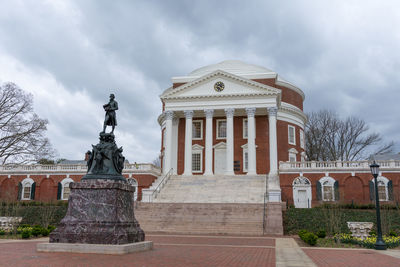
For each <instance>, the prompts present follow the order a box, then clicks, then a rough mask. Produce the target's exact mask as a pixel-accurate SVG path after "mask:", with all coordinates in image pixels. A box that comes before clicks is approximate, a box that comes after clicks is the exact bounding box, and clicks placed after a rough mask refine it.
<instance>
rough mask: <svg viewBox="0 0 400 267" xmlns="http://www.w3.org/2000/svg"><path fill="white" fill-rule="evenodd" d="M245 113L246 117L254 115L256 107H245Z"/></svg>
mask: <svg viewBox="0 0 400 267" xmlns="http://www.w3.org/2000/svg"><path fill="white" fill-rule="evenodd" d="M246 113H247V116H248V117H254V114H256V108H246Z"/></svg>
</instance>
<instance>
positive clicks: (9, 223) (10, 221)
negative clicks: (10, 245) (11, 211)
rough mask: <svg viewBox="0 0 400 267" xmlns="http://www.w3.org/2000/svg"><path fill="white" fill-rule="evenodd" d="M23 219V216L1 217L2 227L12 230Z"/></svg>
mask: <svg viewBox="0 0 400 267" xmlns="http://www.w3.org/2000/svg"><path fill="white" fill-rule="evenodd" d="M21 221H22V217H0V229H2V230H6V231H10V230H12V229H14V227H16V226H18V224H20V223H21Z"/></svg>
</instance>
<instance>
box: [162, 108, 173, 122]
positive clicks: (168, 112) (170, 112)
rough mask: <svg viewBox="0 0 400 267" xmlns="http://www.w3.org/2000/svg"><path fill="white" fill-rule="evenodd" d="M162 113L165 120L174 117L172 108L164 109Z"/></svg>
mask: <svg viewBox="0 0 400 267" xmlns="http://www.w3.org/2000/svg"><path fill="white" fill-rule="evenodd" d="M164 114H165V119H166V120H172V118H173V117H174V112H173V111H172V110H167V111H164Z"/></svg>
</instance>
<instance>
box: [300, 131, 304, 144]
mask: <svg viewBox="0 0 400 267" xmlns="http://www.w3.org/2000/svg"><path fill="white" fill-rule="evenodd" d="M300 147H301V148H303V149H304V131H303V130H301V129H300Z"/></svg>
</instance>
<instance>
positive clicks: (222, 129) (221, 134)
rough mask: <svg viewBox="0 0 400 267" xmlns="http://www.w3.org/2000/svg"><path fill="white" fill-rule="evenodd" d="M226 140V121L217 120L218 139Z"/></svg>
mask: <svg viewBox="0 0 400 267" xmlns="http://www.w3.org/2000/svg"><path fill="white" fill-rule="evenodd" d="M224 138H226V120H217V139H224Z"/></svg>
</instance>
